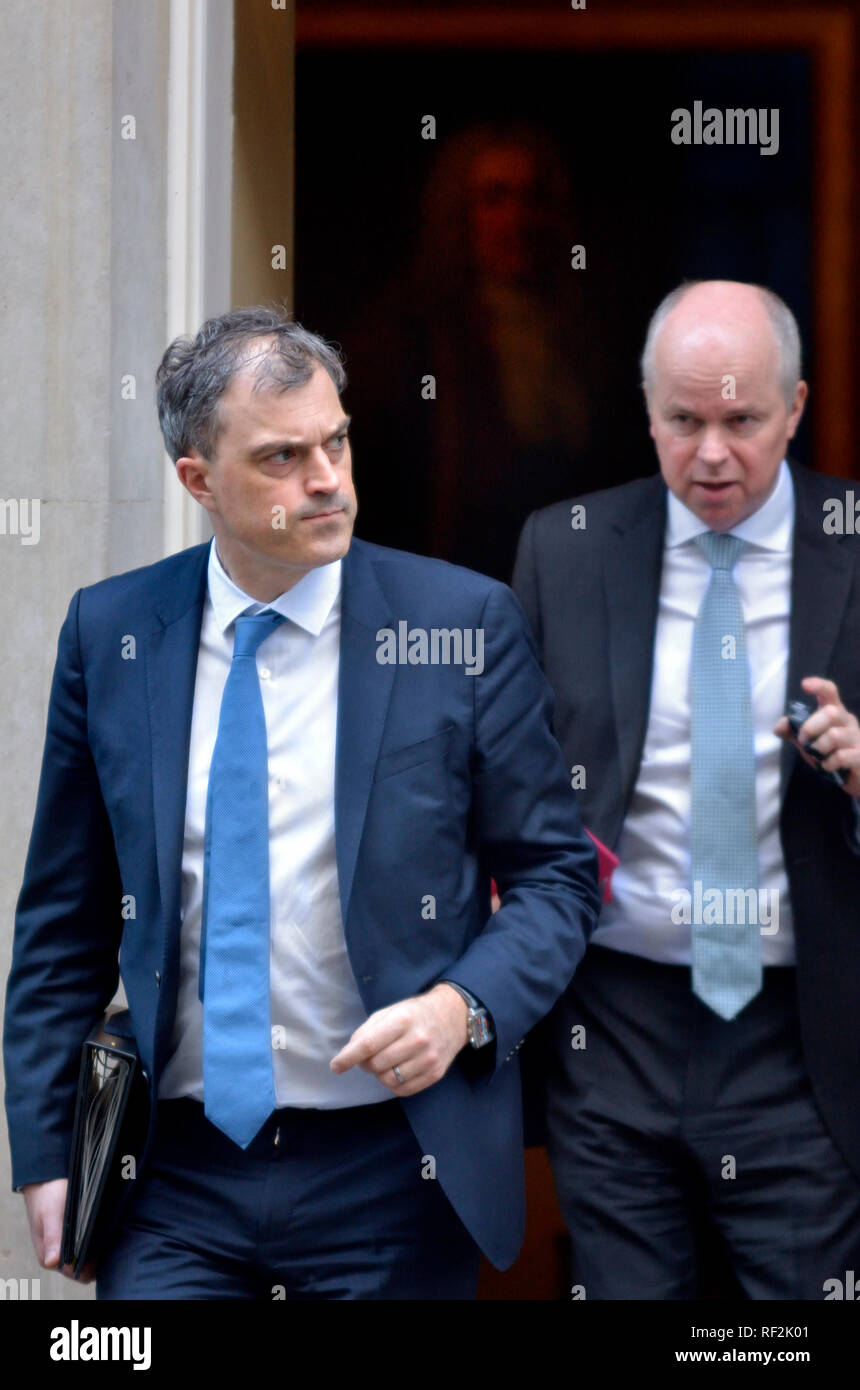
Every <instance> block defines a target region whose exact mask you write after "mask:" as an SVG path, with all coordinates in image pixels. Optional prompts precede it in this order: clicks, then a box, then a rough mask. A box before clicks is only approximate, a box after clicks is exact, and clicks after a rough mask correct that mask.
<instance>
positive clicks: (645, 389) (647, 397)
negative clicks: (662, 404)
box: [639, 381, 654, 439]
mask: <svg viewBox="0 0 860 1390" xmlns="http://www.w3.org/2000/svg"><path fill="white" fill-rule="evenodd" d="M639 384H640V386H641V387H642V399H643V400H644V402H645V413H646V415H647V416H648V433H649V434H650V436H651V438H652V439H653V438H654V421H653V420H652V418H651V397H650V395H649V394H648V387H647V385H646V384H645V382H644V381H642V382H640V383H639Z"/></svg>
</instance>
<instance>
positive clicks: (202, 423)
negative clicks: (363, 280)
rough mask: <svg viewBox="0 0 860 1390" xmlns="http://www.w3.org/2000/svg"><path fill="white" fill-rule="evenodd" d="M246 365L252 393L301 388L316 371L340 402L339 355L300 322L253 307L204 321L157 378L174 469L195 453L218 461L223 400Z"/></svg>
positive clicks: (277, 310) (280, 310)
mask: <svg viewBox="0 0 860 1390" xmlns="http://www.w3.org/2000/svg"><path fill="white" fill-rule="evenodd" d="M249 365H251V366H252V370H253V373H254V386H253V390H255V391H257V390H266V389H268V390H274V391H289V390H291V389H292V388H293V387H296V386H304V385H305V384H306V382H308V381H309V380H310V378H311V377H312V375H313V373H314V372H315V371H316V369H317V368H318V367H324V368H325V370H326V371H327V372H328V374H329V376H330V377H331V379H332V381H333V382H334V384H335V387H336V388H337V392H338V395H339V394H340V393H341V391H342V390H343V388H344V386H345V385H346V372H345V370H344V365H343V357H342V355H341V353H340V350H339V349H338V348H337V347H335V346H334V345H333V344H331V343H327V342H326V341H325V339H324V338H320V337H319V336H318V335H317V334H316V333H310V332H308V330H307V329H306V328H303V327H302V325H301V324H300V323H296V322H295V320H294V319H291V318H290V316H289V314H288V312H287V310H286V308H285V307H284V306H282V305H277V304H276V305H272V306H268V305H265V304H255V305H252V306H250V307H248V308H244V309H231V310H230V312H229V313H227V314H221V315H219V317H218V318H212V319H207V320H206V322H205V323H204V324H203V327H202V328H201V329H200V331H199V332H198V333H197V334H196V336H195V337H193V338H192V337H187V336H186V337H179V338H174V340H173V342H172V343H171V344H170V346H169V347H168V348H167V350H166V352H165V353H164V356H163V357H162V359H161V362H160V363H159V366H158V370H157V372H156V374H155V383H156V388H157V392H156V400H157V405H158V423H159V425H160V426H161V433H162V435H163V437H164V446H165V448H166V450H167V452H168V454H169V455H170V457H171V458H172V459H173V462H174V463H175V462H176V460H177V459H180V458H183V457H184V456H185V455H186V454H188V452H189V450H190V449H192V448H194V449H197V451H198V452H199V453H200V454H202V455H203V457H204V458H211V457H212V456H213V454H214V451H215V446H216V444H217V441H218V436H219V434H220V432H221V428H222V421H221V420H220V419H219V403H220V400H221V397H222V395H223V394H224V392H225V391H226V389H227V387H228V386H229V384H230V382H231V381H232V379H233V377H234V376H235V375H236V374H237V372H239V371H241V370H242V369H243V368H244V367H247V366H249Z"/></svg>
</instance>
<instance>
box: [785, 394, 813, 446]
mask: <svg viewBox="0 0 860 1390" xmlns="http://www.w3.org/2000/svg"><path fill="white" fill-rule="evenodd" d="M808 396H809V387H808V386H807V384H806V382H805V381H799V382H798V383H797V386H796V387H795V391H794V400H793V401H792V403H791V410H790V411H789V412H788V437H789V439H793V438H794V434H795V431H796V429H797V427H798V425H799V424H800V420H801V416H802V415H803V409H804V406H805V405H806V400H807V397H808Z"/></svg>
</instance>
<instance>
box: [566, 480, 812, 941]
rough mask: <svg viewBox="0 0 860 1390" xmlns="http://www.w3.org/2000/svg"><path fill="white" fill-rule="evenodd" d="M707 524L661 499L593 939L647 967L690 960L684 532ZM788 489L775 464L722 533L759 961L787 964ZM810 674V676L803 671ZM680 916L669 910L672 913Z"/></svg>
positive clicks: (688, 549)
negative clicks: (734, 601)
mask: <svg viewBox="0 0 860 1390" xmlns="http://www.w3.org/2000/svg"><path fill="white" fill-rule="evenodd" d="M708 529H709V528H708V527H707V526H706V525H705V523H704V522H703V521H700V520H699V518H698V517H697V516H695V515H694V514H693V512H691V511H690V510H689V508H688V507H685V506H684V504H683V503H682V502H680V501H679V500H678V498H677V497H675V496H674V494H673V493H671V492H670V493H669V496H668V513H667V519H666V537H665V546H664V551H663V573H662V579H661V583H660V600H659V610H658V617H657V629H656V633H655V645H654V671H653V678H652V684H651V704H650V709H649V714H648V728H647V732H646V735H645V745H644V749H643V752H642V762H641V764H640V768H639V776H638V778H637V781H636V785H635V788H634V792H633V797H632V800H631V803H630V808H629V810H628V813H627V817H626V819H625V821H624V826H623V829H622V832H621V838H620V841H619V844H618V846H617V851H616V852H617V854H618V856H619V860H620V863H619V865H618V867H617V869H616V870H615V871H614V873H613V875H612V902H611V903H606V904H605V905H604V907H603V911H602V913H601V916H600V920H599V923H598V926H597V929H596V931H595V933H594V936H593V938H592V939H593V941H594V943H595V944H596V945H598V946H608V947H610V948H612V949H613V950H618V951H629V952H631V953H632V954H634V955H640V956H646V957H647V958H648V959H649V960H654V961H663V962H665V963H667V964H676V965H689V964H690V951H691V928H690V926H689V925H685V924H684V923H683V922H673V920H672V909H673V908H676V904H677V902H678V898H677V896H673V894H675V893H676V890H678V889H687V890H689V889H690V656H691V651H692V642H693V629H694V627H695V622H696V615H697V613H698V611H699V606H700V604H701V602H702V599H703V597H704V593H705V589H706V588H707V585H708V582H709V580H710V576H711V567H710V565H709V564H708V561H707V560H706V559H705V557H704V555H703V554H702V553H701V551H700V550H699V548H698V546H697V545H696V544H695V543H694V540H693V537H694V536H697V535H701V534H702V533H703V532H705V531H707V530H708ZM793 533H794V486H793V484H792V481H791V473H790V471H789V468H788V465H787V464H786V462H785V460H784V459H783V461H782V463H781V465H780V468H779V472H778V474H777V479H776V483H775V486H774V488H773V491H772V492H771V494H770V496H769V497H768V498H767V500H766V501H765V502H764V503H763V505H762V506H761V507H759V509H758V511H756V512H754V513H753V515H752V516H750V517H748V518H747V520H746V521H742V522H740V523H739V524H738V525H737V526H733V527H732V528H731V534H732V535H733V536H739V537H740V538H741V539H742V540H744V541H746V542H747V543H748V544H747V545H746V546H745V547H744V549H743V550H742V552H741V554H740V556H739V558H738V560H737V563H736V564H735V567H734V571H733V574H734V580H735V583H736V585H737V588H738V592H739V594H740V599H741V604H742V606H743V613H744V627H745V632H746V645H747V653H748V657H749V666H750V681H751V687H752V713H753V724H754V735H755V765H756V815H757V821H758V854H759V892H760V894H761V890H762V889H765V890H767V891H768V897H767V899H766V900H765V901H766V902H772V901H773V898H772V894H773V892H774V891H775V892H777V893H778V899H777V902H778V910H779V917H778V930H777V931H776V932H775V933H774V934H772V935H771V934H765V933H763V934H762V935H761V938H760V939H761V946H762V963H763V964H764V965H792V964H793V963H794V933H793V930H792V917H791V903H790V899H789V893H788V877H787V875H786V870H785V864H784V862H783V857H782V846H781V844H780V839H779V813H780V795H779V771H780V752H781V749H782V741H781V740H780V739H779V738H777V737H776V735H775V734H774V733H773V726H774V724H776V722H777V720H778V719H779V718H780V715H782V714H784V713H785V705H786V684H787V678H788V640H789V613H790V598H791V558H792V538H793ZM810 674H814V673H810ZM677 915H678V913H677V909H676V916H677Z"/></svg>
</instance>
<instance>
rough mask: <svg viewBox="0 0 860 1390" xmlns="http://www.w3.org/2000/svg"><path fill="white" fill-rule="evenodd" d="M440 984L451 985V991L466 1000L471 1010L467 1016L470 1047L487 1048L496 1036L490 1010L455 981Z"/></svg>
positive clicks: (445, 981)
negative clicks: (453, 990) (454, 991)
mask: <svg viewBox="0 0 860 1390" xmlns="http://www.w3.org/2000/svg"><path fill="white" fill-rule="evenodd" d="M439 984H440V985H450V986H451V989H455V990H456V991H457V993H458V994H459V995H460V998H461V999H465V1001H466V1004H467V1006H468V1009H469V1012H468V1014H467V1015H466V1031H467V1033H468V1035H469V1044H470V1046H471V1047H486V1045H487V1043H491V1042H492V1041H493V1039H494V1038H495V1036H496V1030H495V1028H494V1027H493V1020H492V1019H491V1018H490V1014H489V1010H488V1009H485V1008H484V1006H483V1004H482V1003H480V1001H479V1000H477V999H476V998H475V996H474V994H470V993H469V991H468V990H467V989H464V988H463V986H462V985H458V984H456V983H455V982H454V980H440V981H439Z"/></svg>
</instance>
